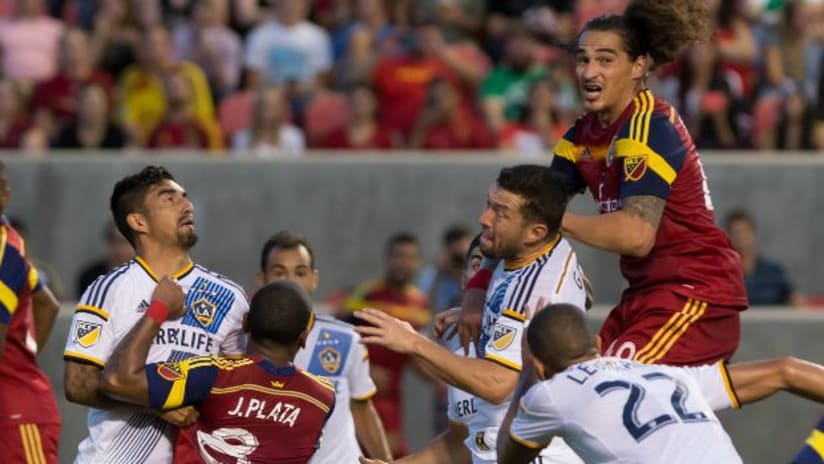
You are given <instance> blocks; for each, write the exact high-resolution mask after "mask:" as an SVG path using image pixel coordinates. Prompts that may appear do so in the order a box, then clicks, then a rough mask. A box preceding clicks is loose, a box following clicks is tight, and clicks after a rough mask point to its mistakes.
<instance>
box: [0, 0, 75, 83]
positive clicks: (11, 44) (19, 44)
mask: <svg viewBox="0 0 824 464" xmlns="http://www.w3.org/2000/svg"><path fill="white" fill-rule="evenodd" d="M62 35H63V23H62V22H60V21H58V20H56V19H54V18H52V17H50V16H48V15H47V14H46V8H45V4H44V2H43V0H16V2H15V14H14V16H13V17H11V18H10V19H9V20H8V21H4V22H3V23H2V24H0V54H2V63H3V76H4V77H6V78H10V79H15V80H20V81H23V82H24V83H26V84H34V83H38V82H43V81H45V80H47V79H50V78H51V77H52V76H54V75H55V74H56V73H57V54H58V50H59V48H60V47H59V43H60V37H61V36H62Z"/></svg>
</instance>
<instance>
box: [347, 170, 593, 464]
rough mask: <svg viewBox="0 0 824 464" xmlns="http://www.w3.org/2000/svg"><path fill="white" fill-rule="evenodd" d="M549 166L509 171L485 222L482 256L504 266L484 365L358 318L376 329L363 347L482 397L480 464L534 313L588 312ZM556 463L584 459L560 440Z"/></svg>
mask: <svg viewBox="0 0 824 464" xmlns="http://www.w3.org/2000/svg"><path fill="white" fill-rule="evenodd" d="M562 185H563V184H562V183H561V182H559V181H558V179H557V178H556V177H555V175H554V174H553V173H552V172H551V171H550V170H549V168H547V167H544V166H535V165H521V166H515V167H511V168H504V169H502V170H501V172H500V174H499V175H498V179H497V182H496V183H495V185H493V186H492V187H491V188H490V190H489V194H488V199H487V206H486V209H485V210H484V212H483V214H482V215H481V217H480V224H481V227H482V233H481V240H480V246H481V251H482V252H483V254H484V256H486V257H489V258H494V259H500V260H501V263H500V267H499V269H498V270H497V271H496V272H495V274H494V276H493V284H492V285H491V286H490V288H489V293H488V294H487V297H486V308H485V314H484V319H483V325H482V335H481V339H480V342H479V344H478V347H477V350H478V358H479V359H466V358H462V357H460V356H456V355H454V354H453V353H451V352H449V351H448V350H445V349H443V348H441V347H439V346H437V345H435V344H434V343H432V342H430V341H429V340H428V339H426V337H424V336H422V335H420V334H418V333H417V332H415V331H414V330H412V329H411V327H410V326H409V325H408V324H404V323H402V322H401V321H398V320H397V319H394V318H391V317H389V316H387V315H384V314H379V313H378V312H376V311H371V310H365V311H362V312H360V313H356V316H357V317H359V318H361V319H363V320H364V321H366V322H367V323H369V324H371V326H368V325H366V326H360V327H357V328H356V330H358V332H359V333H360V334H361V335H362V336H363V338H364V342H366V343H376V344H380V345H384V346H386V347H388V348H389V349H392V350H395V351H399V352H401V353H409V354H412V355H414V356H415V357H416V358H418V359H419V361H420V362H422V363H423V364H424V366H425V367H426V368H427V370H430V371H431V372H433V373H434V374H435V375H436V376H437V377H438V378H440V379H441V380H443V381H444V382H446V383H447V384H449V385H453V386H455V387H457V388H460V389H462V390H464V391H466V392H469V393H471V394H473V395H474V396H475V397H476V402H477V406H476V407H477V409H478V414H479V416H480V418H481V419H480V420H479V429H478V430H477V431H476V432H474V434H473V436H470V437H468V438H467V440H466V445H467V447H468V448H469V449H470V451H471V452H472V461H473V462H474V463H494V462H495V461H496V459H497V457H496V440H497V435H498V430H499V428H500V426H501V424H502V423H503V420H504V418H505V416H506V413H507V410H508V407H509V402H510V400H511V398H512V394H513V392H514V390H515V386H516V382H517V381H518V372H520V370H521V338H522V336H523V331H524V329H523V322H524V320H526V319H527V318H528V317H529V313H528V310H527V309H528V308H535V307H536V306H537V303H538V302H539V301H544V302H549V303H572V304H576V305H578V306H580V307H584V305H585V303H586V299H587V294H586V290H585V286H584V282H583V275H582V273H581V270H580V269H579V267H578V262H577V259H576V256H575V253H574V252H573V251H572V249H571V247H570V246H569V243H567V241H566V240H564V239H563V238H562V237H561V236H560V232H559V227H560V221H561V217H562V216H563V214H564V211H565V209H566V203H567V196H566V194H565V193H564V191H563V186H562ZM541 456H542V457H544V458H549V462H554V463H562V464H563V463H580V462H581V460H580V459H578V457H577V456H575V454H574V453H573V452H572V451H571V450H570V449H569V448H568V447H566V446H565V445H564V444H563V443H562V442H561V441H560V440H559V441H558V443H556V444H555V445H553V446H552V447H550V448H548V449H547V450H545V451H544V452H543V453H542V455H541Z"/></svg>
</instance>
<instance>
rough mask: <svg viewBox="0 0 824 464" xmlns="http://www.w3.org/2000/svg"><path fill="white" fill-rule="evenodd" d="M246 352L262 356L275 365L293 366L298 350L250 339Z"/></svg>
mask: <svg viewBox="0 0 824 464" xmlns="http://www.w3.org/2000/svg"><path fill="white" fill-rule="evenodd" d="M246 354H248V355H250V356H260V357H261V358H263V359H265V360H267V361H269V362H270V363H272V365H274V366H275V367H288V366H291V365H292V363H293V361H294V360H295V354H297V350H294V349H291V348H284V347H274V346H265V345H261V344H259V343H256V342H255V341H254V340H251V339H250V340H249V345H248V346H247V347H246Z"/></svg>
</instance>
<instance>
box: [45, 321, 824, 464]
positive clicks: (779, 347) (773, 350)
mask: <svg viewBox="0 0 824 464" xmlns="http://www.w3.org/2000/svg"><path fill="white" fill-rule="evenodd" d="M71 312H72V307H71V306H70V305H66V306H64V307H63V308H62V310H61V314H60V317H59V318H58V320H57V322H56V324H55V328H54V332H53V333H52V336H51V338H50V339H49V342H48V344H47V345H46V346H45V347H44V349H43V350H42V354H41V355H40V363H41V365H42V366H43V368H44V370H45V371H46V373H47V374H48V375H49V378H50V379H51V381H52V385H53V386H54V388H55V391H56V393H57V395H56V396H57V399H58V404H59V405H60V410H61V416H62V419H63V428H62V437H61V443H60V462H61V463H70V462H72V458H73V456H74V453H75V450H76V449H77V444H78V443H79V442H80V440H81V439H82V438H83V437H84V436H85V434H86V411H85V408H83V407H80V406H77V405H74V404H70V403H68V402H67V401H66V400H65V398H64V397H63V377H62V375H63V362H62V359H61V353H62V349H63V345H64V343H65V340H66V335H67V333H68V330H69V325H70V322H71V321H70V320H71ZM606 312H607V308H605V307H599V308H596V309H595V310H593V311H591V312H590V320H591V322H592V326H593V328H596V327H598V326H599V325H600V323H601V321H602V320H603V317H604V316H605V314H606ZM742 325H743V327H742V333H743V339H742V342H741V346H740V348H739V350H738V353H737V354H736V361H745V360H752V359H762V358H769V357H779V356H789V355H794V356H797V357H801V358H804V359H808V360H811V361H815V362H819V363H824V354H822V350H821V342H820V340H821V338H820V334H821V332H822V330H824V313H818V312H799V311H790V310H787V309H781V308H776V309H760V310H751V311H748V312H746V313H744V317H743V324H742ZM421 387H424V388H421ZM405 391H406V392H407V396H406V399H405V403H406V404H405V410H406V411H407V415H406V418H405V422H406V424H407V425H406V427H407V435H408V437H409V439H410V445H411V447H412V449H419V448H420V447H422V446H424V445H425V444H426V442H427V441H428V440H429V439H430V438H431V437H432V428H431V424H432V417H433V413H434V411H433V408H432V407H431V405H433V404H434V402H433V397H432V395H431V391H430V389H428V388H425V386H423V385H422V384H421V383H420V381H419V380H417V379H414V378H412V377H411V376H410V377H409V378H406V379H405ZM409 392H415V393H414V394H409ZM822 415H824V407H822V406H821V405H817V404H815V403H812V402H809V401H806V400H803V399H800V398H796V397H791V396H790V395H788V394H786V393H781V394H779V395H776V396H774V397H773V398H770V399H768V400H766V401H763V402H761V403H758V404H754V405H749V406H745V407H744V408H743V409H742V410H740V411H726V412H723V413H721V414H720V417H721V419H722V421H723V423H724V426H725V428H726V429H727V430H728V431H729V432H730V435H731V436H732V438H733V441H734V442H735V445H736V447H737V448H738V450H739V452H740V453H741V455H742V458H743V460H744V462H746V463H748V464H775V463H777V462H789V460H790V458H791V457H792V455H793V454H794V453H795V452H796V451H797V450H798V449H800V447H801V445H802V444H803V443H804V440H805V439H806V437H807V435H808V434H809V433H810V431H811V430H812V428H813V427H814V426H815V424H816V423H817V421H818V420H819V419H820V418H821V416H822ZM347 464H348V463H347Z"/></svg>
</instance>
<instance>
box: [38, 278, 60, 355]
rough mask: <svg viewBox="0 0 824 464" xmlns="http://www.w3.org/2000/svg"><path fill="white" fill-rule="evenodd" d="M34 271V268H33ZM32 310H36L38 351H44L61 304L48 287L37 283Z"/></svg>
mask: <svg viewBox="0 0 824 464" xmlns="http://www.w3.org/2000/svg"><path fill="white" fill-rule="evenodd" d="M32 269H33V268H32ZM34 272H35V275H36V271H34ZM31 300H32V308H33V309H34V339H35V340H37V349H38V351H39V350H42V349H43V347H44V346H46V341H48V339H49V334H51V331H52V327H54V321H55V319H57V313H58V312H59V311H60V303H58V301H57V298H55V296H54V294H53V293H52V291H51V290H50V289H49V287H48V286H46V285H42V284H40V283H39V282H37V285H36V286H35V291H34V293H32V296H31Z"/></svg>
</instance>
